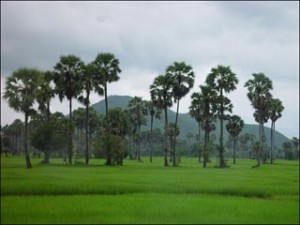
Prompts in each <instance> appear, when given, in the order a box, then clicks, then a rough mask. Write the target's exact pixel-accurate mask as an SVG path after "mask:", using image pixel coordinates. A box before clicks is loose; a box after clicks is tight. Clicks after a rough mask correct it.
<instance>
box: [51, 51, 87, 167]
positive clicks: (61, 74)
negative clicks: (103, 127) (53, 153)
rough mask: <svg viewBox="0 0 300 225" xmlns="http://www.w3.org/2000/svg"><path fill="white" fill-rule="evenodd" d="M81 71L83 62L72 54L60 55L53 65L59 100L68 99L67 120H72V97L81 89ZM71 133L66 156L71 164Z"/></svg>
mask: <svg viewBox="0 0 300 225" xmlns="http://www.w3.org/2000/svg"><path fill="white" fill-rule="evenodd" d="M82 73H83V62H82V61H81V59H80V58H79V57H77V56H74V55H68V56H61V57H60V61H59V62H58V63H57V64H56V65H55V66H54V76H53V81H54V83H55V85H56V91H57V93H58V96H59V99H60V101H62V100H63V98H64V97H67V99H68V100H69V121H70V122H72V99H73V98H75V97H77V96H78V95H79V93H80V91H81V88H80V82H79V80H80V79H79V78H80V75H81V74H82ZM72 139H73V138H72V134H71V135H70V137H69V145H68V156H69V164H72V156H73V143H72Z"/></svg>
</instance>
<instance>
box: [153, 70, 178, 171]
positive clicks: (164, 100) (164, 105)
mask: <svg viewBox="0 0 300 225" xmlns="http://www.w3.org/2000/svg"><path fill="white" fill-rule="evenodd" d="M171 88H172V80H171V77H170V76H168V75H159V76H157V77H156V78H155V79H154V81H153V84H152V85H151V86H150V94H151V100H152V102H153V103H154V105H155V106H156V107H157V108H159V109H161V110H164V113H165V132H164V137H165V141H164V143H165V160H164V166H168V159H167V154H168V141H167V137H168V136H167V126H168V108H169V107H171V106H172V105H173V102H172V97H173V95H172V92H171Z"/></svg>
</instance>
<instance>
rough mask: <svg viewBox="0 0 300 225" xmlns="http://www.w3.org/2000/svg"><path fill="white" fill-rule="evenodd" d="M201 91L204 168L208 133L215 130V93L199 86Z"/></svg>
mask: <svg viewBox="0 0 300 225" xmlns="http://www.w3.org/2000/svg"><path fill="white" fill-rule="evenodd" d="M200 90H201V97H200V99H201V102H202V105H203V117H202V118H203V121H202V127H203V128H204V131H205V136H204V153H203V167H206V164H207V162H208V152H209V146H208V145H209V133H210V132H211V131H212V130H214V129H215V126H214V124H213V121H214V120H215V117H216V98H217V93H216V92H215V91H214V90H213V89H211V88H210V87H209V86H207V85H205V86H203V85H200Z"/></svg>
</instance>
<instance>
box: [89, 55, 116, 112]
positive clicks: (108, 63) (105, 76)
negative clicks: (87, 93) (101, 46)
mask: <svg viewBox="0 0 300 225" xmlns="http://www.w3.org/2000/svg"><path fill="white" fill-rule="evenodd" d="M93 64H94V65H95V66H96V76H97V77H98V78H97V79H98V80H100V81H101V84H102V86H103V87H104V96H105V115H106V116H108V101H107V92H108V90H107V83H112V82H115V81H118V80H119V79H120V77H119V76H118V74H119V73H121V69H120V67H119V60H118V59H116V58H115V56H114V55H113V54H111V53H99V54H98V55H97V57H96V59H95V61H94V62H93ZM98 87H99V86H98Z"/></svg>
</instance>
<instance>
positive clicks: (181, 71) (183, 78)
mask: <svg viewBox="0 0 300 225" xmlns="http://www.w3.org/2000/svg"><path fill="white" fill-rule="evenodd" d="M166 73H167V75H168V76H170V77H171V79H172V81H173V84H172V92H173V96H174V101H175V102H177V110H176V117H175V127H177V122H178V111H179V101H180V99H181V98H183V97H184V96H185V95H187V93H188V92H189V91H190V90H191V89H192V88H193V86H194V72H193V68H192V67H191V66H190V65H187V64H185V62H174V64H173V65H170V66H168V67H167V70H166ZM173 156H174V157H173V166H176V161H175V160H176V136H175V137H174V144H173Z"/></svg>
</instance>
